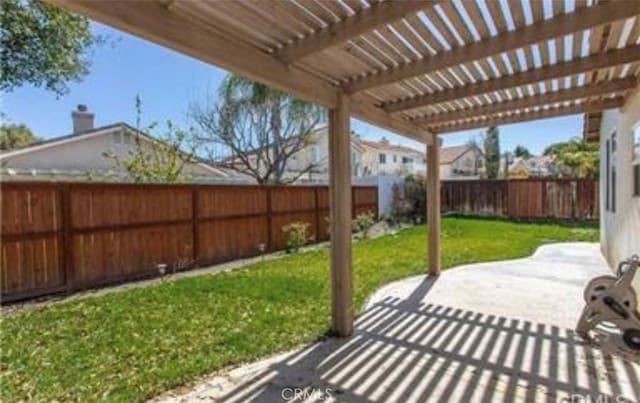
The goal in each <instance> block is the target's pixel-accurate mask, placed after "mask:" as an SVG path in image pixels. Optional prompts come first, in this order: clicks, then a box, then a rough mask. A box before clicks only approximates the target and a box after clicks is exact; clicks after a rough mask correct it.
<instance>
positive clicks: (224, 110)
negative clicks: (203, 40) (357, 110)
mask: <svg viewBox="0 0 640 403" xmlns="http://www.w3.org/2000/svg"><path fill="white" fill-rule="evenodd" d="M190 115H191V117H192V119H193V120H194V122H195V124H196V126H197V127H198V128H199V131H198V135H197V141H198V143H199V144H201V149H200V150H201V152H202V153H203V154H205V155H207V156H208V158H209V159H210V160H212V161H214V162H215V164H216V165H218V166H222V167H225V168H228V169H232V170H234V171H237V172H240V173H243V174H245V175H248V176H250V177H252V178H254V179H255V180H256V182H258V183H261V184H264V183H291V182H294V181H296V180H297V179H299V178H300V177H301V176H302V175H304V174H306V173H309V172H311V171H312V170H313V169H314V168H316V167H317V162H309V163H306V164H304V165H303V166H299V167H297V169H296V170H295V171H292V170H289V172H290V173H291V172H293V174H292V175H289V176H285V171H287V166H288V164H290V163H291V161H292V158H293V157H294V156H295V155H296V154H298V153H299V152H301V151H302V150H304V149H306V148H307V147H308V146H309V145H310V144H311V143H312V141H313V138H312V133H313V130H314V129H315V128H316V127H317V125H318V124H319V123H320V122H321V121H323V120H324V116H325V111H324V110H323V109H322V108H320V107H319V106H317V105H313V104H310V103H307V102H304V101H301V100H299V99H297V98H295V97H292V96H290V95H287V94H284V93H282V92H280V91H277V90H273V89H271V88H269V87H266V86H263V85H262V84H258V83H254V82H251V81H248V80H244V79H242V78H239V77H237V76H230V77H229V78H227V80H226V81H225V83H224V84H223V86H222V88H221V90H220V92H219V94H218V97H217V99H215V100H214V101H213V102H209V103H208V104H204V105H203V104H198V103H196V104H193V105H191V108H190ZM298 162H300V161H298Z"/></svg>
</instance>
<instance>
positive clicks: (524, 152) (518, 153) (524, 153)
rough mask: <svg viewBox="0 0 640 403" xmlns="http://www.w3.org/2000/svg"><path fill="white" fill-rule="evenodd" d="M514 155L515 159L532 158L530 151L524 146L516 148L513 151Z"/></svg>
mask: <svg viewBox="0 0 640 403" xmlns="http://www.w3.org/2000/svg"><path fill="white" fill-rule="evenodd" d="M513 155H514V156H515V157H520V158H524V159H529V158H531V152H530V151H529V149H528V148H527V147H525V146H522V145H518V146H516V148H515V149H514V150H513Z"/></svg>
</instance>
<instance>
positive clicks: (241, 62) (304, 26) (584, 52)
mask: <svg viewBox="0 0 640 403" xmlns="http://www.w3.org/2000/svg"><path fill="white" fill-rule="evenodd" d="M48 1H50V2H51V3H54V4H57V5H59V6H61V7H63V8H65V9H67V10H69V11H73V12H76V13H79V14H83V15H85V16H87V17H89V18H91V19H93V20H95V21H99V22H102V23H104V24H107V25H110V26H113V27H115V28H118V29H121V30H123V31H126V32H129V33H131V34H133V35H137V36H139V37H142V38H146V39H148V40H150V41H152V42H155V43H158V44H161V45H164V46H167V47H169V48H171V49H174V50H176V51H178V52H181V53H184V54H187V55H190V56H192V57H195V58H197V59H200V60H202V61H205V62H208V63H211V64H214V65H216V66H219V67H221V68H224V69H226V70H229V71H231V72H233V73H236V74H239V75H243V76H246V77H248V78H251V79H253V80H256V81H260V82H263V83H265V84H268V85H271V86H273V87H275V88H278V89H280V90H282V91H286V92H289V93H292V94H295V95H297V96H299V97H301V98H303V99H306V100H309V101H313V102H316V103H318V104H321V105H323V106H325V107H326V108H328V109H329V133H330V136H329V137H330V141H329V148H330V189H331V190H330V195H331V217H330V218H331V224H332V225H331V276H332V290H333V291H332V317H333V329H334V331H335V333H336V334H337V335H340V336H346V335H349V334H351V333H352V330H353V316H354V312H353V307H352V267H351V264H352V257H351V209H350V206H351V191H350V189H351V178H350V172H351V170H350V169H349V164H350V157H349V156H350V152H349V147H350V142H349V136H350V128H349V118H350V117H351V116H353V117H356V118H358V119H361V120H364V121H366V122H369V123H371V124H374V125H377V126H379V127H382V128H384V129H387V130H390V131H392V132H395V133H397V134H400V135H403V136H406V137H408V138H411V139H413V140H417V141H420V142H422V143H424V144H426V146H427V191H428V194H429V197H428V209H427V210H428V214H427V216H428V235H429V236H428V251H429V254H428V256H429V258H428V270H429V273H430V274H432V275H438V274H439V273H440V243H439V242H440V240H439V239H440V207H439V205H440V200H439V194H440V192H439V151H438V150H439V146H440V141H439V138H438V135H439V134H442V133H447V132H453V131H458V130H464V129H472V128H478V127H485V126H493V125H500V124H506V123H515V122H524V121H529V120H535V119H543V118H548V117H555V116H562V115H570V114H578V113H587V114H590V115H593V116H598V115H597V114H598V112H601V111H603V110H605V109H609V108H617V107H620V106H621V105H623V103H624V101H625V97H626V96H627V95H628V93H629V92H630V91H631V90H633V89H634V88H635V87H636V86H637V76H638V72H639V67H640V17H638V14H640V1H638V0H610V1H603V0H600V1H598V0H566V1H565V0H549V1H542V0H504V1H499V0H442V1H436V0H431V1H415V0H384V1H378V0H283V1H275V0H274V1H269V0H197V1H192V0H143V1H126V0H109V1H106V0H105V1H100V0H93V1H90V0H48ZM149 68H150V69H153V66H149ZM589 124H590V120H588V121H587V122H586V123H585V125H587V126H588V125H589ZM591 126H593V125H591ZM591 126H589V127H591ZM592 130H593V129H592Z"/></svg>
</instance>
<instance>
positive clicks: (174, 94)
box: [2, 24, 582, 153]
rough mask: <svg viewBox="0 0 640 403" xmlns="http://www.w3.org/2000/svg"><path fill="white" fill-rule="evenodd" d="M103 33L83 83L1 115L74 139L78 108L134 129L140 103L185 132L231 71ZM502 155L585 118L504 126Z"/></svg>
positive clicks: (6, 101)
mask: <svg viewBox="0 0 640 403" xmlns="http://www.w3.org/2000/svg"><path fill="white" fill-rule="evenodd" d="M93 29H94V31H95V32H97V33H99V34H104V35H107V36H108V38H109V44H107V45H104V46H101V47H99V48H97V49H96V50H95V51H94V54H93V57H92V60H93V64H92V66H91V71H90V73H89V75H87V76H86V77H85V78H84V79H83V80H82V81H81V82H80V83H72V84H70V91H69V93H68V94H67V95H65V96H62V97H60V98H56V95H55V94H53V93H51V92H47V91H45V90H43V89H38V88H33V87H31V86H25V87H22V88H18V89H16V90H14V91H13V92H11V93H8V94H2V112H4V113H5V114H6V118H7V119H8V121H9V122H11V123H24V124H26V125H27V126H29V127H30V128H31V129H32V130H33V131H34V132H35V133H36V134H37V135H39V136H41V137H44V138H51V137H56V136H61V135H64V134H68V133H70V132H71V117H70V114H71V110H72V109H74V108H75V106H76V105H77V104H81V103H83V104H87V105H88V106H89V108H90V109H91V110H92V111H93V112H94V113H95V114H96V122H95V123H96V125H97V126H102V125H107V124H111V123H114V122H119V121H125V122H129V123H134V122H135V108H134V99H135V96H136V95H137V94H139V95H140V96H141V98H142V102H143V126H144V125H146V124H148V123H150V122H152V121H157V122H164V121H165V120H167V119H171V120H172V121H174V122H176V123H178V124H180V125H183V126H185V125H187V124H188V121H187V118H186V112H187V110H188V107H189V104H190V103H191V102H194V101H199V100H203V99H206V97H207V95H211V94H215V91H216V88H217V87H218V85H219V84H220V82H221V81H222V79H223V78H224V77H225V75H226V71H224V70H222V69H219V68H216V67H213V66H210V65H207V64H205V63H202V62H199V61H198V60H195V59H192V58H190V57H188V56H183V55H181V54H179V53H176V52H173V51H171V50H168V49H166V48H163V47H161V46H157V45H155V44H152V43H150V42H147V41H145V40H142V39H139V38H136V37H133V36H131V35H128V34H124V33H121V32H119V31H115V30H113V29H110V28H108V27H105V26H103V25H100V24H93ZM352 127H353V129H354V130H355V131H356V132H358V133H360V134H362V135H363V136H364V137H366V138H369V139H374V140H376V139H380V138H381V137H383V136H386V137H388V138H390V139H391V141H393V142H397V143H403V144H406V145H413V146H416V147H418V148H421V146H420V145H419V144H418V143H415V142H412V141H410V140H407V139H405V138H403V137H400V136H395V135H393V134H390V133H389V132H387V131H385V130H381V129H378V128H376V127H375V126H371V125H368V124H365V123H363V122H359V121H357V120H355V121H353V123H352ZM481 132H482V129H477V130H471V131H466V132H460V133H455V134H446V135H444V136H443V139H444V144H445V146H448V145H457V144H464V143H466V142H467V141H468V140H469V139H470V138H471V137H473V136H476V135H478V134H479V133H481ZM500 133H501V145H502V149H503V150H512V149H513V148H514V147H515V146H516V145H518V144H522V145H524V146H526V147H528V148H529V149H530V150H531V151H533V152H534V153H540V152H541V151H542V150H543V149H544V147H545V146H547V145H548V144H551V143H554V142H558V141H563V140H567V139H569V138H571V137H575V136H580V135H581V133H582V116H581V115H576V116H569V117H562V118H556V119H547V120H541V121H536V122H528V123H520V124H515V125H507V126H502V127H501V128H500Z"/></svg>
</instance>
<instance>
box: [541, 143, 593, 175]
mask: <svg viewBox="0 0 640 403" xmlns="http://www.w3.org/2000/svg"><path fill="white" fill-rule="evenodd" d="M549 154H551V155H553V156H555V158H556V160H557V161H558V162H559V163H560V164H562V165H564V166H566V167H568V168H569V169H571V173H572V175H573V176H575V177H578V178H597V177H598V167H599V165H600V152H599V148H598V145H597V144H591V143H588V142H586V141H585V140H584V139H581V138H574V139H571V140H569V141H568V142H566V143H562V144H556V145H553V147H552V148H550V151H549Z"/></svg>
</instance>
